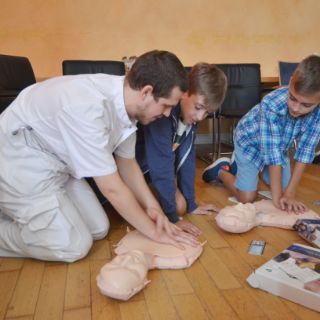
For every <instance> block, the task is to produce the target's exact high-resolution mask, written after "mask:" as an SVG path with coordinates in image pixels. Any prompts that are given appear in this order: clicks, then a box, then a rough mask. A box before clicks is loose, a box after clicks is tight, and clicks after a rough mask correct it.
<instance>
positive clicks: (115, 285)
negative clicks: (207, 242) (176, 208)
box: [97, 231, 203, 300]
mask: <svg viewBox="0 0 320 320" xmlns="http://www.w3.org/2000/svg"><path fill="white" fill-rule="evenodd" d="M184 247H185V249H184V250H181V249H178V248H176V247H174V246H172V245H168V244H162V243H158V242H155V241H153V240H151V239H149V238H147V237H146V236H144V235H142V234H141V233H140V232H138V231H131V232H129V233H127V235H126V236H125V237H124V238H123V239H122V240H120V242H119V243H118V244H117V248H116V249H115V252H116V253H117V254H118V255H117V256H116V257H115V258H114V259H113V260H112V261H111V262H108V263H107V264H106V265H104V266H103V267H102V269H101V270H100V273H99V274H98V276H97V284H98V287H99V289H100V291H101V293H102V294H104V295H106V296H109V297H112V298H115V299H120V300H128V299H130V298H131V297H132V296H133V295H134V294H136V293H138V292H139V291H140V290H142V289H143V288H144V287H145V286H146V285H147V284H148V283H149V281H148V280H147V272H148V270H150V269H155V268H157V269H182V268H187V267H189V266H190V265H191V264H192V263H193V262H194V261H195V260H196V259H197V258H198V257H199V256H200V254H201V253H202V250H203V248H202V246H201V245H199V246H197V247H191V246H189V245H186V244H184Z"/></svg>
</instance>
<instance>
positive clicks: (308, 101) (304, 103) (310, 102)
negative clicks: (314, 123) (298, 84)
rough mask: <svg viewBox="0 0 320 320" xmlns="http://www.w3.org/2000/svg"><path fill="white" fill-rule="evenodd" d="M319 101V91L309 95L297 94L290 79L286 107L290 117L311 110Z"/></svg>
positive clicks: (302, 114) (304, 113)
mask: <svg viewBox="0 0 320 320" xmlns="http://www.w3.org/2000/svg"><path fill="white" fill-rule="evenodd" d="M319 103H320V93H318V94H314V95H311V96H304V95H301V94H299V93H298V92H297V91H296V90H295V89H294V86H293V84H292V81H290V85H289V92H288V109H289V113H290V115H291V116H292V117H294V118H298V117H301V116H304V115H306V114H308V113H310V112H312V111H313V110H314V109H315V108H316V107H317V106H318V105H319Z"/></svg>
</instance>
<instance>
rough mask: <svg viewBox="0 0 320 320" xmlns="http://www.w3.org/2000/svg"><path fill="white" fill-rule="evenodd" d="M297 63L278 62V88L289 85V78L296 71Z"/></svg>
mask: <svg viewBox="0 0 320 320" xmlns="http://www.w3.org/2000/svg"><path fill="white" fill-rule="evenodd" d="M297 66H298V62H285V61H279V84H280V86H287V85H289V82H290V78H291V76H292V74H293V72H294V71H295V70H296V68H297Z"/></svg>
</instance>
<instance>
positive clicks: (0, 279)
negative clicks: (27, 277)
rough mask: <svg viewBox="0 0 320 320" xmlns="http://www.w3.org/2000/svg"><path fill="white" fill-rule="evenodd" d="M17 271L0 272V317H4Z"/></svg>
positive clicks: (16, 277)
mask: <svg viewBox="0 0 320 320" xmlns="http://www.w3.org/2000/svg"><path fill="white" fill-rule="evenodd" d="M19 273H20V272H19V271H18V270H15V271H3V272H0V284H1V285H0V319H4V318H5V316H6V313H7V311H8V305H9V302H10V299H11V297H12V294H13V292H14V289H15V287H16V283H17V280H18V277H19Z"/></svg>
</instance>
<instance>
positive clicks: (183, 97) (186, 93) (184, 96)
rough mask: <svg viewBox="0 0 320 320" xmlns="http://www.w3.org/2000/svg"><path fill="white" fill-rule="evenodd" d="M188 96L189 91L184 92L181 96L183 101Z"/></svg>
mask: <svg viewBox="0 0 320 320" xmlns="http://www.w3.org/2000/svg"><path fill="white" fill-rule="evenodd" d="M188 96H189V93H188V91H187V92H184V93H183V95H182V96H181V100H183V99H186V98H188Z"/></svg>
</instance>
